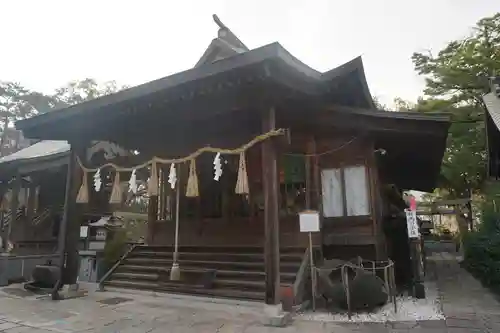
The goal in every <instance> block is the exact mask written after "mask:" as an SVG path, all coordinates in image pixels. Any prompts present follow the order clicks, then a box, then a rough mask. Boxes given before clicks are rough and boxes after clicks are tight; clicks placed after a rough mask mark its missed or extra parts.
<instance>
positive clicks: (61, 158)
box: [0, 140, 122, 254]
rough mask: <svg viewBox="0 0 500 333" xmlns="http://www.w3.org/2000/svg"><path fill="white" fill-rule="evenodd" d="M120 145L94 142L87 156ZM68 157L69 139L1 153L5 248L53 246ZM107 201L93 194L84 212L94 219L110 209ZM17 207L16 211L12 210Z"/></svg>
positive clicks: (102, 157) (113, 151) (98, 156)
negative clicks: (92, 199)
mask: <svg viewBox="0 0 500 333" xmlns="http://www.w3.org/2000/svg"><path fill="white" fill-rule="evenodd" d="M121 151H122V150H120V149H119V148H117V147H116V145H112V144H110V143H107V142H94V143H92V144H91V145H90V146H89V148H88V149H87V152H86V155H85V160H94V161H96V160H97V161H99V162H102V161H106V160H110V159H112V158H114V157H115V156H116V155H118V153H120V152H121ZM69 157H70V145H69V143H67V142H66V141H53V140H44V141H40V142H37V143H35V144H33V145H31V146H29V147H26V148H24V149H21V150H19V151H17V152H15V153H12V154H10V155H7V156H4V157H2V158H0V189H1V192H0V193H1V196H2V205H1V206H0V209H1V214H2V216H1V217H2V218H1V221H2V224H1V227H0V229H1V231H2V234H1V238H2V245H3V247H4V250H7V247H8V245H9V244H11V246H12V247H13V249H10V251H14V253H16V254H20V253H23V254H26V253H29V254H36V253H40V252H46V251H49V252H54V251H55V248H56V245H57V236H58V234H59V228H60V222H61V219H62V213H63V206H64V201H65V196H64V193H65V184H66V177H67V170H68V161H69ZM106 157H107V158H106ZM106 190H107V191H110V188H105V191H106ZM97 199H98V198H97ZM107 201H108V200H107V198H106V200H104V204H102V203H101V202H102V200H101V201H100V202H99V201H98V200H94V201H93V202H92V204H91V205H88V206H87V207H86V210H85V215H86V217H87V218H89V219H91V220H92V216H94V217H93V218H94V220H95V219H98V218H100V216H102V215H106V214H108V215H109V214H111V212H110V209H109V204H108V203H107ZM13 211H14V212H17V213H16V214H14V215H13V214H11V212H13ZM82 222H83V223H85V221H82Z"/></svg>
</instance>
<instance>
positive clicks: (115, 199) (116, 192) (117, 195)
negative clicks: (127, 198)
mask: <svg viewBox="0 0 500 333" xmlns="http://www.w3.org/2000/svg"><path fill="white" fill-rule="evenodd" d="M121 202H122V189H121V186H120V173H119V172H117V173H116V174H115V180H114V181H113V190H112V191H111V196H110V197H109V203H110V204H120V203H121Z"/></svg>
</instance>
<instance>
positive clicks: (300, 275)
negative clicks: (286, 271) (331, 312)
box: [293, 249, 311, 305]
mask: <svg viewBox="0 0 500 333" xmlns="http://www.w3.org/2000/svg"><path fill="white" fill-rule="evenodd" d="M309 259H310V258H309V249H306V250H305V252H304V255H303V256H302V262H301V263H300V268H299V271H298V272H297V276H296V277H295V282H294V283H293V295H294V298H295V300H294V303H295V305H299V304H302V302H303V301H304V295H305V293H306V288H305V287H306V282H307V280H308V279H309V277H310V275H311V270H310V269H309V263H310V260H309Z"/></svg>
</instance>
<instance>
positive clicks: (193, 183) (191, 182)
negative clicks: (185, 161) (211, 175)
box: [186, 159, 200, 198]
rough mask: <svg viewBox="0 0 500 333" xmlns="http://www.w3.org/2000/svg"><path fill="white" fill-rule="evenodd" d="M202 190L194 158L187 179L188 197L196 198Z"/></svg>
mask: <svg viewBox="0 0 500 333" xmlns="http://www.w3.org/2000/svg"><path fill="white" fill-rule="evenodd" d="M199 196H200V192H199V190H198V175H197V174H196V160H195V159H192V160H191V163H190V164H189V178H188V181H187V188H186V197H188V198H195V197H199Z"/></svg>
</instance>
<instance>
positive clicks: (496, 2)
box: [0, 0, 500, 104]
mask: <svg viewBox="0 0 500 333" xmlns="http://www.w3.org/2000/svg"><path fill="white" fill-rule="evenodd" d="M498 11H500V0H418V1H402V0H252V1H240V0H182V1H181V0H176V1H173V0H158V1H153V0H141V1H135V0H128V1H127V0H121V1H115V0H99V1H97V0H85V1H83V0H80V1H76V0H72V1H70V0H43V1H41V0H1V1H0V13H1V14H2V15H1V21H0V22H1V27H2V37H1V38H0V41H1V43H0V80H7V81H18V82H21V83H23V84H24V85H26V86H27V87H29V88H32V89H37V90H40V91H43V92H47V93H49V92H51V91H52V90H53V89H55V88H57V87H58V86H61V85H63V84H65V83H66V82H68V81H70V80H74V79H83V78H86V77H92V78H96V79H98V80H116V81H117V82H119V83H121V84H129V85H136V84H140V83H144V82H147V81H150V80H154V79H157V78H160V77H163V76H167V75H169V74H173V73H175V72H178V71H181V70H185V69H188V68H190V67H192V66H193V65H194V64H195V63H196V61H197V60H198V58H199V57H200V56H201V55H202V54H203V51H204V50H205V48H206V47H207V46H208V44H209V43H210V41H211V40H212V39H213V38H214V37H216V35H217V26H216V24H215V23H214V22H213V20H212V14H214V13H215V14H218V16H219V18H220V19H221V20H222V22H223V23H224V24H225V25H227V26H228V27H229V28H230V29H231V30H232V31H233V32H234V33H235V34H236V35H237V36H238V37H239V38H240V39H241V40H242V41H243V42H244V43H245V44H246V45H247V46H248V47H249V48H255V47H259V46H262V45H265V44H268V43H271V42H275V41H278V42H280V43H281V44H282V45H283V46H284V47H285V48H286V49H287V50H289V51H290V52H291V53H292V54H293V55H295V56H296V57H297V58H299V59H300V60H301V61H303V62H304V63H306V64H308V65H309V66H311V67H313V68H315V69H317V70H320V71H326V70H328V69H331V68H333V67H336V66H338V65H340V64H342V63H344V62H346V61H349V60H351V59H352V58H354V57H356V56H359V55H362V56H363V61H364V64H365V71H366V75H367V79H368V84H369V86H370V90H371V92H372V94H373V95H375V96H377V97H378V98H379V99H381V101H382V102H384V103H386V104H390V103H391V102H392V99H393V98H394V97H396V96H399V97H402V98H404V99H408V100H415V99H416V98H417V97H418V96H419V95H421V92H422V88H423V82H422V79H421V78H419V77H417V75H416V74H415V72H414V70H413V65H412V63H411V59H410V57H411V54H412V53H413V52H414V51H424V50H428V49H432V50H439V48H440V47H442V46H443V45H445V44H446V42H448V41H450V40H453V39H456V38H460V37H463V36H466V35H467V34H469V33H470V28H471V27H472V26H473V25H474V24H475V22H476V21H477V20H478V19H480V18H482V17H485V16H491V15H493V14H494V13H495V12H498Z"/></svg>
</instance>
